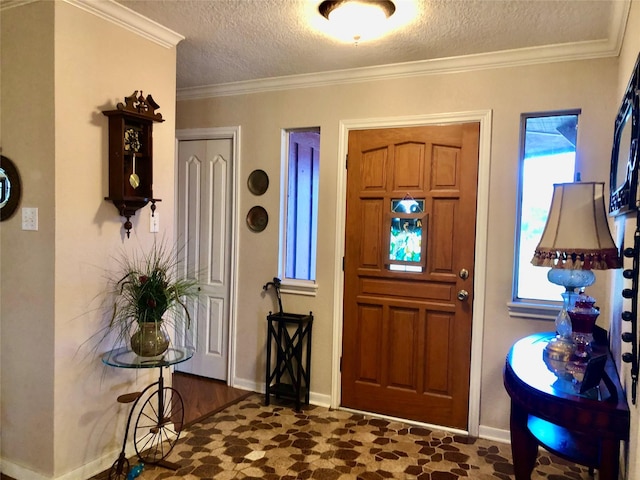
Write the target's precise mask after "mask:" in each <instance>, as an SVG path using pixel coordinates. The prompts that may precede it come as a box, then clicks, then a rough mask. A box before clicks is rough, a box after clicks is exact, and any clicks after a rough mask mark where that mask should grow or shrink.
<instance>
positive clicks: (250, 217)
mask: <svg viewBox="0 0 640 480" xmlns="http://www.w3.org/2000/svg"><path fill="white" fill-rule="evenodd" d="M268 223H269V214H268V213H267V211H266V210H265V209H264V208H263V207H260V206H255V207H252V208H251V210H249V213H247V225H248V226H249V229H251V230H252V231H254V232H261V231H263V230H264V229H265V228H267V224H268Z"/></svg>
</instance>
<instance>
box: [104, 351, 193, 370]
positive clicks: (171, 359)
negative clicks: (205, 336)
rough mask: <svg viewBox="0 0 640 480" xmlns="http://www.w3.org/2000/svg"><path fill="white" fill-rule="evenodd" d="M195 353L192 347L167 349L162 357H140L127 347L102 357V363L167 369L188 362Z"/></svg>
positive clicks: (127, 366) (125, 366)
mask: <svg viewBox="0 0 640 480" xmlns="http://www.w3.org/2000/svg"><path fill="white" fill-rule="evenodd" d="M194 352H195V349H194V348H193V347H169V348H168V349H167V351H166V352H164V353H163V354H162V355H158V356H155V357H140V356H138V355H136V354H135V353H134V352H132V351H131V349H130V348H128V347H121V348H116V349H113V350H111V351H109V352H107V353H105V354H104V355H103V356H102V363H104V364H105V365H109V366H111V367H119V368H156V367H168V366H170V365H175V364H177V363H182V362H185V361H187V360H189V359H190V358H191V357H192V356H193V354H194Z"/></svg>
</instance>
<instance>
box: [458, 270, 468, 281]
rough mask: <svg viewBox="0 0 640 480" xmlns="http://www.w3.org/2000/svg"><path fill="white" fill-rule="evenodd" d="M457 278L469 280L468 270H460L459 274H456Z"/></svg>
mask: <svg viewBox="0 0 640 480" xmlns="http://www.w3.org/2000/svg"><path fill="white" fill-rule="evenodd" d="M458 276H459V277H460V278H461V279H463V280H466V279H467V278H469V270H467V269H466V268H463V269H462V270H460V273H458Z"/></svg>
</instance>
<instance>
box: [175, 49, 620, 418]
mask: <svg viewBox="0 0 640 480" xmlns="http://www.w3.org/2000/svg"><path fill="white" fill-rule="evenodd" d="M616 69H617V60H616V59H602V60H590V61H576V62H566V63H555V64H547V65H535V66H527V67H519V68H501V69H493V70H487V71H481V72H473V73H457V74H447V75H432V76H422V77H413V78H404V79H394V80H385V81H376V82H368V83H361V84H346V85H335V86H327V87H318V88H306V89H297V90H290V91H280V92H270V93H261V94H251V95H238V96H229V97H219V98H212V99H207V100H189V101H180V102H178V119H177V127H178V128H179V129H186V128H204V127H214V126H225V125H241V127H242V145H241V150H242V158H241V163H240V179H241V180H240V184H241V187H244V182H245V181H246V178H247V176H248V174H249V173H250V172H251V171H252V170H253V169H255V168H262V169H264V170H266V171H267V173H268V174H269V176H270V178H271V179H272V183H271V185H270V188H269V191H268V192H267V193H266V194H265V195H264V196H263V197H260V198H258V199H256V198H255V197H253V196H252V195H251V194H250V193H249V192H248V190H247V189H246V188H241V191H240V198H239V207H240V212H239V216H240V219H241V220H244V216H245V215H246V212H247V211H248V210H249V208H251V206H252V205H254V204H256V203H258V202H259V203H261V204H262V205H264V206H265V208H266V209H267V210H268V212H269V214H270V223H269V226H268V227H267V229H266V230H265V231H264V232H262V233H260V234H255V233H252V232H250V231H248V229H247V228H246V227H245V226H244V224H242V225H240V236H239V254H240V261H239V271H238V281H239V285H240V286H241V287H240V288H241V298H242V301H241V302H240V303H239V305H238V312H237V317H238V323H239V324H238V336H239V337H241V338H242V342H241V343H239V344H238V345H237V347H236V348H237V360H236V361H237V369H236V372H235V376H236V377H237V378H238V379H241V380H249V381H254V382H256V383H258V384H261V383H262V382H263V381H264V374H263V362H264V358H263V357H264V353H263V350H264V344H265V330H266V329H265V325H264V322H265V321H264V317H265V315H266V313H267V312H268V310H270V309H273V308H274V304H273V299H272V298H271V297H266V298H265V297H263V296H262V295H261V287H262V285H263V284H264V283H265V282H266V281H268V280H269V279H270V278H271V277H273V275H274V274H275V273H276V272H277V258H278V212H279V189H280V148H281V145H280V131H281V129H283V128H290V127H302V126H320V127H321V147H320V170H321V172H320V176H321V178H320V213H319V216H320V218H319V228H318V231H319V238H318V246H319V250H318V275H317V281H318V284H319V289H318V296H317V297H316V298H310V297H299V296H298V297H297V296H293V295H287V296H284V298H283V303H284V306H285V309H287V310H289V311H297V312H306V311H309V310H311V311H313V312H314V314H315V319H316V320H315V322H314V332H313V342H314V344H313V358H312V380H311V390H312V392H314V393H316V394H319V395H325V396H328V395H330V393H331V374H332V372H331V354H332V341H333V331H332V324H333V308H334V302H338V301H339V299H338V298H337V297H336V296H335V295H334V287H335V283H336V281H337V279H335V278H334V269H333V266H334V259H335V258H336V256H338V257H341V256H342V252H337V251H336V250H335V244H336V232H337V231H338V229H339V228H338V225H337V222H336V216H335V215H336V208H337V205H338V203H339V202H343V201H344V199H343V198H341V195H340V192H338V191H337V186H336V182H337V178H338V172H339V169H342V168H344V160H343V159H340V158H336V157H337V151H338V142H339V130H338V129H339V123H340V121H341V120H352V119H363V120H364V119H371V118H380V117H387V118H392V117H398V116H409V115H420V114H437V113H450V112H464V111H474V110H485V109H491V110H493V125H492V128H493V134H492V140H491V173H490V198H489V212H488V217H489V228H488V257H487V278H486V290H487V295H486V299H485V305H486V311H485V314H484V321H485V330H484V342H483V356H482V398H481V404H482V410H481V416H480V423H481V425H482V426H485V427H488V428H489V429H502V430H506V429H508V411H509V402H508V397H507V394H506V393H505V391H504V388H503V386H502V365H503V362H504V357H505V355H506V353H507V351H508V349H509V347H510V346H511V344H512V343H513V342H514V341H515V340H516V339H518V338H520V337H522V336H525V335H527V334H529V333H532V332H534V331H544V330H551V329H552V328H553V324H552V323H549V322H541V321H534V320H525V319H515V318H510V317H509V315H508V311H507V306H506V304H507V302H508V301H509V300H510V289H511V279H512V265H513V254H512V252H513V247H514V244H513V238H514V228H515V225H514V220H515V204H516V184H517V178H518V141H519V125H520V114H521V113H522V112H534V111H545V110H558V109H568V108H581V109H582V116H581V118H580V127H579V130H580V131H579V136H580V138H579V145H578V159H579V160H578V161H579V163H580V171H581V172H582V179H583V180H585V181H590V180H598V181H607V178H608V172H609V160H608V158H609V155H610V144H611V134H612V118H613V114H614V110H615V107H614V105H615V103H616V101H617V92H616V89H615V86H616V75H617V70H616ZM476 281H477V282H483V281H484V279H481V278H478V279H476ZM598 282H599V283H597V284H596V285H595V290H593V292H594V294H595V296H596V297H597V298H600V299H603V297H604V296H605V295H606V292H608V290H607V289H606V281H605V277H602V279H601V278H600V276H598Z"/></svg>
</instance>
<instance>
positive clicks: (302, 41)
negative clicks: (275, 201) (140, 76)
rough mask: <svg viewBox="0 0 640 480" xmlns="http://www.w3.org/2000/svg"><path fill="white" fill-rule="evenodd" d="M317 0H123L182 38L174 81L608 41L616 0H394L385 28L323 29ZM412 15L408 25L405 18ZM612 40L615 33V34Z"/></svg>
mask: <svg viewBox="0 0 640 480" xmlns="http://www.w3.org/2000/svg"><path fill="white" fill-rule="evenodd" d="M320 1H321V0H118V3H120V4H122V5H124V6H126V7H128V8H130V9H132V10H134V11H136V12H138V13H140V14H142V15H144V16H146V17H148V18H149V19H151V20H154V21H155V22H157V23H159V24H161V25H163V26H165V27H167V28H169V29H171V30H174V31H175V32H177V33H179V34H181V35H183V36H184V37H185V39H184V40H183V41H181V42H180V43H179V44H178V47H177V54H178V60H177V63H178V64H177V72H178V73H177V87H178V89H181V88H186V87H199V86H206V85H219V84H225V83H229V82H239V81H246V80H256V79H264V78H271V77H282V76H290V75H298V74H311V73H318V72H327V71H335V70H344V69H353V68H358V67H370V66H379V65H390V64H397V63H404V62H415V61H422V60H432V59H439V58H447V57H459V56H466V55H472V54H480V53H488V52H496V51H503V50H512V49H523V48H528V47H541V46H547V45H554V44H576V43H581V42H590V41H603V40H604V41H611V39H612V37H616V36H617V35H618V34H619V29H620V25H618V24H616V22H615V18H614V17H615V15H614V10H615V9H614V6H615V5H614V4H615V3H616V2H618V3H620V1H619V0H598V1H591V0H394V2H395V4H396V13H395V14H394V15H393V16H392V17H391V19H390V21H392V24H393V25H395V28H393V29H392V30H391V31H390V32H389V34H388V35H387V36H386V37H384V38H382V39H378V40H372V41H370V42H362V43H360V44H359V45H358V46H355V45H354V44H352V43H342V42H340V41H337V40H334V39H333V38H331V37H329V35H328V34H327V33H326V28H327V23H328V22H327V21H326V20H325V19H324V18H323V17H322V16H320V14H319V13H318V9H317V7H318V5H319V3H320ZM412 12H413V13H415V18H414V19H413V20H411V21H408V22H407V20H405V16H406V15H408V14H411V13H412ZM614 40H615V38H614Z"/></svg>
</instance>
